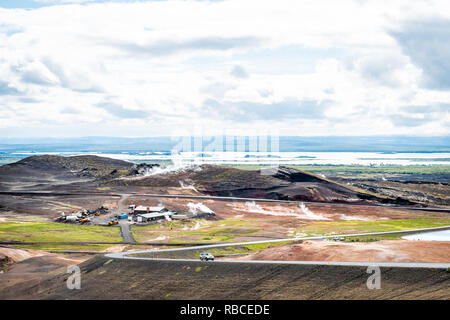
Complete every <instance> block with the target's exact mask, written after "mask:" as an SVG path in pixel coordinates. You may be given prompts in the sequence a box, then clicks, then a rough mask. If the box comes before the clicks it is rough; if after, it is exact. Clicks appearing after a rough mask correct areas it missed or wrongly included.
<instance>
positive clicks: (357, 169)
mask: <svg viewBox="0 0 450 320" xmlns="http://www.w3.org/2000/svg"><path fill="white" fill-rule="evenodd" d="M288 166H289V167H291V168H295V169H298V170H304V171H309V172H348V173H383V174H389V173H398V174H400V173H403V174H450V165H439V164H433V165H411V166H408V165H406V166H398V165H381V166H361V165H348V166H340V165H303V166H298V165H297V166H296V165H288ZM232 167H234V168H237V169H241V170H258V169H260V168H264V167H265V166H263V165H233V166H232Z"/></svg>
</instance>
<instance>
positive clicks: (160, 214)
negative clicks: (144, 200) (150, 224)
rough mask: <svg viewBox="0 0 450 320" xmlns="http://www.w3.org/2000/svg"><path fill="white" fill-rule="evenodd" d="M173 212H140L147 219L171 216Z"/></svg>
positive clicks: (140, 215)
mask: <svg viewBox="0 0 450 320" xmlns="http://www.w3.org/2000/svg"><path fill="white" fill-rule="evenodd" d="M172 214H173V212H170V211H166V212H153V213H144V214H139V215H138V216H139V217H143V218H145V219H151V218H158V217H164V216H171V215H172Z"/></svg>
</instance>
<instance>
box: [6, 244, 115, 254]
mask: <svg viewBox="0 0 450 320" xmlns="http://www.w3.org/2000/svg"><path fill="white" fill-rule="evenodd" d="M10 247H11V248H16V249H32V250H43V251H61V252H68V251H73V252H103V251H105V250H106V249H108V248H110V247H112V245H110V244H33V245H20V244H17V245H16V244H15V245H10Z"/></svg>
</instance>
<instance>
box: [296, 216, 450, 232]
mask: <svg viewBox="0 0 450 320" xmlns="http://www.w3.org/2000/svg"><path fill="white" fill-rule="evenodd" d="M445 225H450V219H445V218H421V219H408V220H385V221H330V222H314V223H312V224H310V225H308V226H305V227H303V228H301V229H299V230H297V232H301V233H306V234H307V235H308V236H319V235H333V234H347V233H368V232H388V231H406V230H412V229H423V228H433V227H442V226H445Z"/></svg>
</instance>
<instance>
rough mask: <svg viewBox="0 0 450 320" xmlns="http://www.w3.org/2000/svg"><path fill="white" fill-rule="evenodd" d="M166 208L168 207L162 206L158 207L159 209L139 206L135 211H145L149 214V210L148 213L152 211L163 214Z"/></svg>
mask: <svg viewBox="0 0 450 320" xmlns="http://www.w3.org/2000/svg"><path fill="white" fill-rule="evenodd" d="M165 208H166V207H161V206H158V207H145V206H137V207H136V208H134V211H145V212H147V209H148V211H150V212H161V211H163V210H164V209H165Z"/></svg>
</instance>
